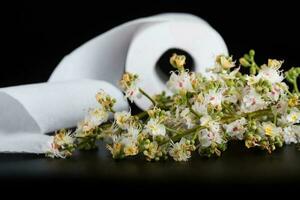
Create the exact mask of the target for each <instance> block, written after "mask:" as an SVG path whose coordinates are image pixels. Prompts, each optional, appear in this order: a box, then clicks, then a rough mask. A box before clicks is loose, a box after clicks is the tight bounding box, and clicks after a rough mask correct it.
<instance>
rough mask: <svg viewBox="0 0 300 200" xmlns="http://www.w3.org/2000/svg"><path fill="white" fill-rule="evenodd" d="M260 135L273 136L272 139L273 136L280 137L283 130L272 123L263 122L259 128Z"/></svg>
mask: <svg viewBox="0 0 300 200" xmlns="http://www.w3.org/2000/svg"><path fill="white" fill-rule="evenodd" d="M259 133H260V134H261V135H262V136H271V137H272V136H278V135H280V134H282V128H281V127H277V126H276V125H275V124H273V123H272V122H263V123H262V124H261V125H260V126H259Z"/></svg>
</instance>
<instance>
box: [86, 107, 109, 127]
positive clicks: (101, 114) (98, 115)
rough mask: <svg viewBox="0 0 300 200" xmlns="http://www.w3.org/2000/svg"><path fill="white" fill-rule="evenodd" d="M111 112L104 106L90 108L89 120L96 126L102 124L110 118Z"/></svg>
mask: <svg viewBox="0 0 300 200" xmlns="http://www.w3.org/2000/svg"><path fill="white" fill-rule="evenodd" d="M108 117H109V114H108V112H107V111H105V110H104V109H103V108H94V109H91V110H89V115H88V116H87V120H89V121H90V122H91V123H92V124H94V125H95V126H99V125H100V124H102V123H104V122H106V121H107V120H108Z"/></svg>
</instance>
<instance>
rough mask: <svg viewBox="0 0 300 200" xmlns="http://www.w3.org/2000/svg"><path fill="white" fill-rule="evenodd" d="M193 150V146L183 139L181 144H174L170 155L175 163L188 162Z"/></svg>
mask: <svg viewBox="0 0 300 200" xmlns="http://www.w3.org/2000/svg"><path fill="white" fill-rule="evenodd" d="M191 150H192V145H190V144H189V141H188V140H187V139H185V138H184V137H183V138H181V140H180V142H176V143H172V146H171V149H170V150H169V154H170V156H171V157H172V158H173V159H174V160H175V161H188V159H189V158H190V157H191Z"/></svg>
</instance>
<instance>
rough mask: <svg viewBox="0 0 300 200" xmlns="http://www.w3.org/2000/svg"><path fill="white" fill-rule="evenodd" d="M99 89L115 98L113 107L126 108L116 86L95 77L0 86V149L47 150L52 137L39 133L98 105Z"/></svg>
mask: <svg viewBox="0 0 300 200" xmlns="http://www.w3.org/2000/svg"><path fill="white" fill-rule="evenodd" d="M100 89H103V90H105V91H108V92H109V94H110V95H111V96H112V97H114V98H116V99H118V102H117V103H116V105H115V109H116V110H118V111H120V110H127V109H128V104H127V101H125V99H124V98H123V94H122V93H121V92H120V90H119V89H117V88H116V87H115V86H113V85H111V84H109V83H107V82H104V81H98V80H76V81H64V82H55V83H40V84H31V85H23V86H16V87H8V88H2V89H0V110H1V112H0V152H28V153H45V152H47V151H46V149H49V148H50V146H49V144H50V142H49V141H51V139H52V137H51V136H47V135H43V134H45V133H49V132H53V131H56V130H58V129H61V128H71V127H74V126H76V124H77V122H78V121H80V120H82V119H83V117H84V116H85V114H86V112H87V110H88V109H89V108H92V107H97V106H99V105H97V101H96V99H95V94H96V93H97V92H98V91H99V90H100Z"/></svg>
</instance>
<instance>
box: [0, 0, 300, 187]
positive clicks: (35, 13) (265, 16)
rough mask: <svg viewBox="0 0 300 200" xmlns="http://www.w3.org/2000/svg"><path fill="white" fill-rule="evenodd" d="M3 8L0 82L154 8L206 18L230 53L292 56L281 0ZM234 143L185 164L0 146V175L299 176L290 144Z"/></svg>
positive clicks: (37, 77)
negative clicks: (266, 148)
mask: <svg viewBox="0 0 300 200" xmlns="http://www.w3.org/2000/svg"><path fill="white" fill-rule="evenodd" d="M263 4H264V5H263ZM4 10H5V12H2V14H4V16H3V17H2V18H1V20H2V21H3V23H1V24H2V28H1V34H2V35H3V36H2V37H1V44H2V45H0V48H1V52H2V53H1V72H0V87H5V86H11V85H18V84H25V83H37V82H43V81H46V80H47V79H48V77H49V75H50V74H51V72H52V71H53V69H54V68H55V66H56V65H57V64H58V62H59V61H60V60H61V59H62V57H63V56H64V55H66V54H68V53H69V52H71V51H72V50H73V49H75V48H76V47H78V46H79V45H81V44H82V43H83V42H85V41H87V40H89V39H91V38H93V37H95V36H97V35H99V34H101V33H103V32H105V31H107V30H109V29H111V28H113V27H115V26H117V25H120V24H122V23H124V22H127V21H129V20H132V19H135V18H139V17H146V16H150V15H153V14H159V13H162V12H188V13H192V14H195V15H198V16H200V17H202V18H203V19H205V20H207V21H208V22H209V23H210V24H211V25H212V26H213V27H214V28H215V29H216V30H217V31H218V32H219V33H220V34H221V35H222V36H223V38H224V40H225V42H226V43H227V46H228V48H229V51H230V53H231V54H233V55H235V58H237V57H239V56H241V55H243V54H244V53H245V52H247V51H248V50H249V49H255V50H256V52H257V60H258V62H259V63H262V62H264V61H266V59H267V58H269V57H271V58H278V59H284V60H285V66H286V68H288V67H290V66H297V64H300V61H299V45H300V39H299V33H300V31H299V10H298V6H297V5H296V3H292V2H288V1H284V2H279V3H276V2H270V3H267V2H263V1H237V2H235V3H234V2H229V1H226V2H224V1H222V2H221V1H212V0H210V1H199V0H198V1H197V0H194V1H189V0H182V1H179V0H177V1H176V0H173V1H171V0H164V1H163V0H162V1H145V0H143V1H139V2H131V1H116V0H111V1H98V2H97V3H92V2H87V1H84V2H79V3H76V2H68V3H67V2H65V3H62V2H56V3H53V2H51V3H50V2H46V1H43V2H35V3H33V2H26V3H25V2H20V3H15V4H13V5H11V6H9V8H7V9H6V7H4ZM230 148H231V147H230ZM241 148H242V145H241V144H234V145H233V146H232V150H228V152H225V154H224V157H222V158H220V159H211V160H207V159H199V157H198V156H196V158H195V159H194V160H193V161H192V162H191V163H185V164H178V163H173V162H172V163H150V164H149V163H147V164H145V163H144V162H141V161H140V160H139V161H131V160H129V161H121V162H115V161H112V160H111V158H110V156H108V155H106V153H107V152H106V153H105V155H103V152H102V151H100V153H99V152H92V153H90V154H83V155H77V156H75V158H73V159H71V160H67V161H64V160H54V161H53V160H49V159H38V158H37V157H36V156H24V155H3V154H2V155H1V156H0V162H1V164H0V165H1V166H0V177H2V178H5V180H6V179H7V180H12V179H13V180H17V179H18V180H19V179H20V178H24V180H28V178H31V179H36V180H40V179H41V180H44V179H52V178H54V179H61V178H69V179H70V180H72V179H75V180H76V181H77V180H78V179H95V180H98V179H99V180H102V181H106V182H109V181H110V183H112V184H114V183H119V184H120V185H123V184H126V183H127V182H128V181H130V180H131V181H132V180H133V181H135V182H137V183H141V184H145V183H149V182H155V183H160V182H164V183H166V184H169V183H170V182H174V183H176V180H177V181H181V183H183V182H188V181H190V182H193V183H202V184H208V185H209V184H214V183H218V184H219V185H221V187H224V185H226V184H228V183H232V184H235V183H244V184H246V183H250V184H253V183H254V184H256V183H260V184H262V183H263V184H266V183H267V184H270V183H276V184H282V183H284V184H285V183H293V184H294V183H298V184H299V181H300V172H299V171H300V169H299V166H300V160H299V158H300V157H299V156H300V154H299V152H297V151H296V149H295V148H294V147H287V148H285V149H282V150H279V151H277V152H275V153H274V154H273V155H272V156H269V155H267V154H266V153H265V152H260V151H252V150H245V149H243V150H240V149H241ZM99 154H101V155H99ZM123 172H124V173H123ZM3 180H4V179H3ZM179 185H180V184H179ZM177 186H178V185H177ZM209 187H210V186H209ZM258 187H259V188H260V187H261V186H258ZM246 189H247V187H246ZM229 191H231V190H229ZM234 191H235V190H234ZM235 192H236V191H235Z"/></svg>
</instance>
